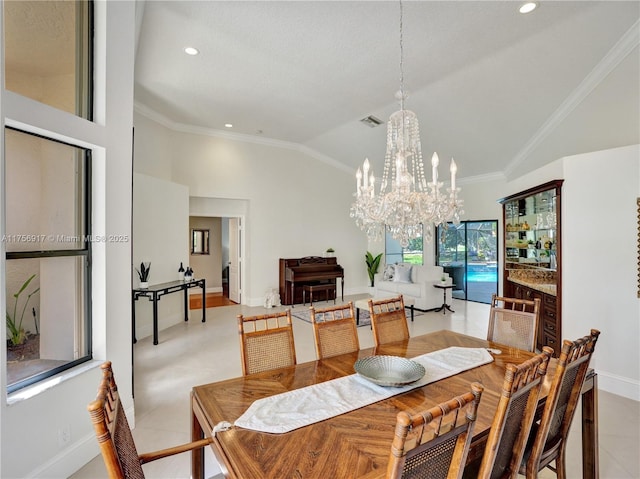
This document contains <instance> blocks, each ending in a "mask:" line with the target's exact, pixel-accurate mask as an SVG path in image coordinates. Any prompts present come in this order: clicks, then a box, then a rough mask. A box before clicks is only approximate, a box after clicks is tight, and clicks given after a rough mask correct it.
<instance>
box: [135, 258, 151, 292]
mask: <svg viewBox="0 0 640 479" xmlns="http://www.w3.org/2000/svg"><path fill="white" fill-rule="evenodd" d="M150 271H151V263H150V262H149V263H146V264H145V263H144V262H143V263H140V269H138V268H136V272H137V273H138V277H139V278H140V287H141V288H148V287H149V272H150Z"/></svg>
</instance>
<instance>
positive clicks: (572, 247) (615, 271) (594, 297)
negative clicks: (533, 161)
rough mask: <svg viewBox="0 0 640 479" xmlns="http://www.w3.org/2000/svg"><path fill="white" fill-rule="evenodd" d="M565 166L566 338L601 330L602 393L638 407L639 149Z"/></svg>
mask: <svg viewBox="0 0 640 479" xmlns="http://www.w3.org/2000/svg"><path fill="white" fill-rule="evenodd" d="M563 166H564V172H565V182H564V184H563V187H562V201H563V212H562V215H563V216H562V234H563V245H562V254H563V259H562V265H563V273H562V274H563V280H562V288H563V291H562V328H563V336H564V337H565V338H577V337H579V336H584V335H586V334H587V333H588V332H589V329H590V328H596V329H599V330H600V331H601V335H600V339H599V341H598V344H597V346H596V352H595V354H594V356H593V362H592V365H593V367H594V368H595V369H596V370H597V371H598V377H599V378H598V381H599V386H600V387H601V388H602V389H605V390H607V391H610V392H613V393H615V394H619V395H622V396H626V397H630V398H632V399H635V400H637V401H638V400H640V347H639V346H640V314H639V311H638V307H639V304H640V299H639V298H638V297H637V290H638V279H637V278H638V244H637V241H638V225H637V211H636V199H637V198H638V197H640V182H639V180H638V178H639V175H640V145H635V146H629V147H624V148H616V149H612V150H605V151H599V152H594V153H587V154H584V155H576V156H570V157H567V158H564V159H563Z"/></svg>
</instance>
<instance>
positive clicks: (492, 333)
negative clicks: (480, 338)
mask: <svg viewBox="0 0 640 479" xmlns="http://www.w3.org/2000/svg"><path fill="white" fill-rule="evenodd" d="M539 321H540V299H538V298H536V299H534V300H533V301H529V300H526V299H516V298H503V297H501V296H497V295H496V294H495V293H494V294H493V295H492V296H491V309H490V312H489V330H488V332H487V340H489V341H495V342H496V343H500V344H505V345H507V346H511V347H514V348H518V349H524V350H525V351H530V352H535V348H536V333H537V331H538V322H539Z"/></svg>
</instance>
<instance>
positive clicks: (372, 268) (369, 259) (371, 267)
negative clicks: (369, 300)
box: [364, 251, 382, 288]
mask: <svg viewBox="0 0 640 479" xmlns="http://www.w3.org/2000/svg"><path fill="white" fill-rule="evenodd" d="M364 259H365V262H366V263H367V273H369V281H371V287H372V288H373V285H374V281H375V276H376V273H377V272H378V267H379V266H380V260H381V259H382V253H380V254H379V255H378V256H376V257H375V258H374V256H373V255H372V254H371V253H370V252H369V251H367V253H366V254H365V255H364Z"/></svg>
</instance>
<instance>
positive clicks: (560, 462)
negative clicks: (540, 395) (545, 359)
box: [520, 329, 600, 479]
mask: <svg viewBox="0 0 640 479" xmlns="http://www.w3.org/2000/svg"><path fill="white" fill-rule="evenodd" d="M598 336H600V331H598V330H597V329H592V330H591V334H590V335H589V336H585V337H583V338H580V339H578V340H576V341H567V340H565V341H564V343H563V344H562V350H561V352H560V357H559V358H558V366H557V368H556V372H555V376H554V377H553V382H552V383H551V388H550V390H549V395H548V396H547V401H546V402H545V405H544V411H543V412H542V418H541V419H540V423H539V424H538V425H537V426H534V428H533V430H532V432H531V438H535V439H534V440H533V444H532V445H531V447H530V448H528V450H527V451H526V452H525V460H524V461H523V464H522V467H521V468H520V474H524V475H526V476H527V478H535V477H538V471H541V470H542V469H544V468H545V467H548V468H550V469H551V470H552V471H554V472H555V473H556V475H557V476H558V478H560V479H564V478H566V477H567V472H566V465H565V451H566V447H567V437H568V436H569V428H570V427H571V422H572V420H573V414H574V413H575V410H576V407H577V404H578V399H579V397H580V393H581V390H582V385H583V383H584V379H585V377H586V376H587V371H588V370H589V362H590V361H591V355H592V354H593V351H594V349H595V347H596V342H597V341H598ZM553 461H555V462H556V467H555V469H554V468H553V467H551V465H550V464H551V462H553Z"/></svg>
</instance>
